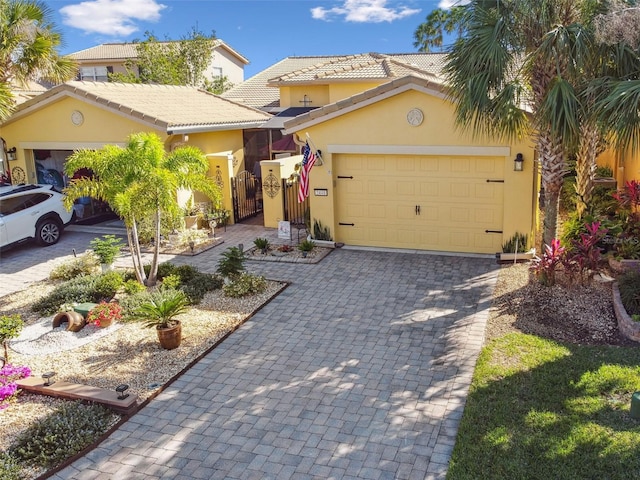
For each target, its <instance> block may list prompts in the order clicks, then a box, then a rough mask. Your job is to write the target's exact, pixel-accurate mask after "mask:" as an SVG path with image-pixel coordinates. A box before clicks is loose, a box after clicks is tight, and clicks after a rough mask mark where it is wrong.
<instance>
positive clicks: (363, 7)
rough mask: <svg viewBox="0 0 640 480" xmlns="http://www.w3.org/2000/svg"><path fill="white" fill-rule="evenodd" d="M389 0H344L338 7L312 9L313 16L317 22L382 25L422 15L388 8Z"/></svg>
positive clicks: (408, 10) (418, 11) (414, 11)
mask: <svg viewBox="0 0 640 480" xmlns="http://www.w3.org/2000/svg"><path fill="white" fill-rule="evenodd" d="M388 3H389V2H388V0H344V2H343V4H342V5H341V6H338V7H333V8H324V7H315V8H312V9H311V15H312V16H313V18H315V19H317V20H327V21H329V20H332V19H333V18H335V17H344V19H345V20H346V21H347V22H354V23H381V22H392V21H394V20H399V19H401V18H404V17H409V16H411V15H415V14H416V13H420V10H419V9H411V8H408V7H404V6H401V5H399V6H398V7H397V8H392V7H390V6H387V4H388Z"/></svg>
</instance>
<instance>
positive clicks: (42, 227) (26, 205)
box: [0, 185, 73, 248]
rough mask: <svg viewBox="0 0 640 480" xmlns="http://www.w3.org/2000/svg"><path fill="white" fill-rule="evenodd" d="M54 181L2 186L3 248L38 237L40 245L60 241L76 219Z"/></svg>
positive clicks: (0, 233) (0, 231)
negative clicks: (41, 183)
mask: <svg viewBox="0 0 640 480" xmlns="http://www.w3.org/2000/svg"><path fill="white" fill-rule="evenodd" d="M63 199H64V195H62V193H60V192H59V191H58V190H56V187H54V186H52V185H9V186H4V187H0V248H4V247H7V246H9V245H13V244H15V243H19V242H23V241H25V240H30V239H33V238H35V240H36V242H38V243H39V244H40V245H43V246H47V245H53V244H54V243H57V241H58V240H59V239H60V234H61V233H62V230H63V229H64V227H65V225H67V224H68V223H70V222H71V220H72V219H73V213H72V212H70V211H68V210H67V209H66V208H65V207H64V205H63V203H62V200H63Z"/></svg>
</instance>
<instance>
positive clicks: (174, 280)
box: [160, 273, 182, 290]
mask: <svg viewBox="0 0 640 480" xmlns="http://www.w3.org/2000/svg"><path fill="white" fill-rule="evenodd" d="M181 283H182V282H181V279H180V275H177V274H175V273H173V274H171V275H167V276H166V277H164V278H163V279H162V284H161V285H160V286H161V288H170V289H172V290H175V289H176V288H178V287H179V286H180V284H181Z"/></svg>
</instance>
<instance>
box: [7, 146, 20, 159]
mask: <svg viewBox="0 0 640 480" xmlns="http://www.w3.org/2000/svg"><path fill="white" fill-rule="evenodd" d="M16 151H17V150H16V147H13V148H10V149H9V150H7V160H9V161H10V162H12V161H13V160H15V159H17V158H18V155H17V153H16Z"/></svg>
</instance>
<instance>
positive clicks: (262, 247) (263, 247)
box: [253, 237, 269, 255]
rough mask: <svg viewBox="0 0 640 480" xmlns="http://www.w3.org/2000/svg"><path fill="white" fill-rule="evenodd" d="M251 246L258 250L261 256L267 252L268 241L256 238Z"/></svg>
mask: <svg viewBox="0 0 640 480" xmlns="http://www.w3.org/2000/svg"><path fill="white" fill-rule="evenodd" d="M253 244H254V245H255V246H256V248H259V249H260V251H261V252H262V254H263V255H266V254H267V250H269V240H267V239H266V238H261V237H258V238H256V239H255V240H254V241H253Z"/></svg>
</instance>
